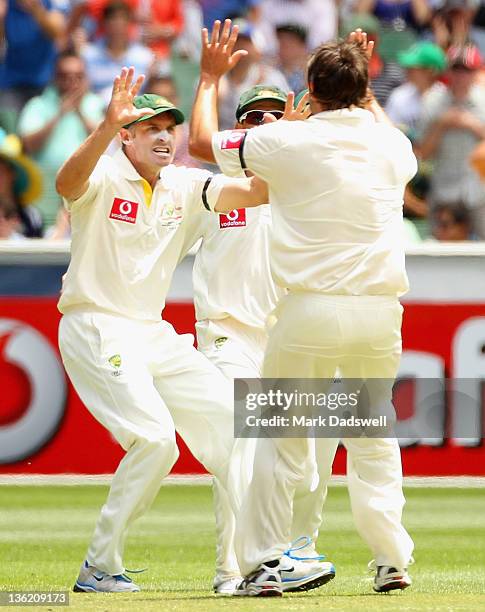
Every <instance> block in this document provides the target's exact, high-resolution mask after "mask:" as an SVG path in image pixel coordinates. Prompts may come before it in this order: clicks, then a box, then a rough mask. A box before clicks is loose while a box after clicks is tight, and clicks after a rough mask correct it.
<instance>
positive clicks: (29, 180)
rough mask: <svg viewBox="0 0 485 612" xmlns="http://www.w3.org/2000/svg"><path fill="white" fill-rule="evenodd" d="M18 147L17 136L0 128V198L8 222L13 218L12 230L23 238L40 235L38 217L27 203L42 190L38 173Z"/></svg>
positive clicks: (40, 222) (40, 221) (19, 143)
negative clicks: (6, 212) (14, 229)
mask: <svg viewBox="0 0 485 612" xmlns="http://www.w3.org/2000/svg"><path fill="white" fill-rule="evenodd" d="M21 150H22V144H21V142H20V140H19V138H18V137H17V136H16V135H15V134H9V135H7V134H6V132H5V131H4V130H2V129H0V199H1V201H2V203H3V206H4V210H8V211H10V212H9V213H8V221H9V222H11V223H12V224H13V219H14V218H15V219H16V222H15V224H14V225H15V228H16V231H18V232H19V233H21V234H22V235H23V236H25V237H26V238H40V237H41V236H42V219H41V216H40V214H39V212H38V210H37V209H36V208H35V207H33V206H31V203H32V201H33V200H35V199H36V198H38V197H39V195H40V194H41V192H42V175H41V173H40V170H39V168H38V167H37V165H36V164H35V163H34V162H33V161H32V160H31V159H29V158H28V157H27V156H25V155H23V154H22V153H21ZM12 211H14V212H12ZM17 228H18V229H17Z"/></svg>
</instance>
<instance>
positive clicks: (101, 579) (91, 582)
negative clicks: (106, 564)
mask: <svg viewBox="0 0 485 612" xmlns="http://www.w3.org/2000/svg"><path fill="white" fill-rule="evenodd" d="M139 590H140V587H139V586H138V585H137V584H135V583H134V582H133V581H132V580H130V578H128V576H125V575H124V574H118V575H117V576H111V575H110V574H107V573H106V572H102V571H101V570H99V569H98V568H96V567H94V566H92V565H88V562H87V561H85V562H84V563H83V564H82V565H81V571H80V572H79V576H78V579H77V580H76V584H75V585H74V588H73V591H75V592H76V593H92V592H100V593H137V592H138V591H139Z"/></svg>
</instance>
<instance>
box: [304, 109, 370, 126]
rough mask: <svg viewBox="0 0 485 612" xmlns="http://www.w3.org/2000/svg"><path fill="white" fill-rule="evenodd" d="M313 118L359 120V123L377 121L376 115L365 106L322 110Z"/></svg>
mask: <svg viewBox="0 0 485 612" xmlns="http://www.w3.org/2000/svg"><path fill="white" fill-rule="evenodd" d="M312 119H324V120H325V121H331V120H337V121H342V120H344V121H345V120H348V121H351V122H354V121H358V122H359V123H375V118H374V115H373V114H372V113H371V112H370V111H368V110H366V109H365V108H358V107H354V108H339V109H337V110H329V111H322V112H321V113H317V114H316V115H312Z"/></svg>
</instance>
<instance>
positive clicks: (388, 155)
mask: <svg viewBox="0 0 485 612" xmlns="http://www.w3.org/2000/svg"><path fill="white" fill-rule="evenodd" d="M213 150H214V154H215V157H216V160H217V163H218V164H219V166H220V168H221V169H222V171H223V172H224V173H225V174H228V175H230V176H235V175H237V174H238V173H239V172H241V165H242V164H245V166H246V167H247V169H249V170H250V171H251V172H253V173H254V174H256V175H257V176H259V177H261V178H262V179H264V180H265V181H266V182H267V183H268V185H269V191H270V203H271V205H272V213H273V240H272V244H271V266H272V271H273V277H274V279H275V281H276V283H277V284H278V285H279V286H280V287H287V288H289V289H290V290H304V291H305V290H308V291H318V292H322V293H328V294H335V295H398V296H399V295H402V294H403V293H405V292H406V291H407V289H408V280H407V276H406V271H405V266H404V246H403V245H404V229H403V216H402V205H403V194H404V188H405V186H406V183H407V182H408V181H409V180H410V179H411V178H412V177H413V176H414V174H415V173H416V169H417V163H416V158H415V156H414V153H413V151H412V148H411V143H410V142H409V140H408V139H407V138H406V136H404V134H403V133H402V132H400V131H399V130H398V129H396V128H394V127H392V126H390V125H388V124H386V123H378V122H376V121H375V118H374V116H373V115H372V113H370V112H369V111H367V110H363V109H359V108H355V109H341V110H337V111H326V112H322V113H319V114H317V115H314V116H313V117H310V118H309V119H308V120H306V121H282V120H280V121H277V122H275V123H270V124H267V125H263V126H260V127H256V128H252V129H251V130H249V131H248V132H244V131H242V130H233V131H226V132H220V133H219V134H216V135H215V136H214V139H213Z"/></svg>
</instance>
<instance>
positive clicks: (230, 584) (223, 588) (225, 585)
mask: <svg viewBox="0 0 485 612" xmlns="http://www.w3.org/2000/svg"><path fill="white" fill-rule="evenodd" d="M242 580H243V579H242V578H241V576H238V577H236V578H228V579H227V580H221V581H217V580H216V581H214V593H215V594H216V595H225V596H230V595H234V593H235V592H236V590H237V588H238V586H239V585H240V584H241V582H242Z"/></svg>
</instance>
